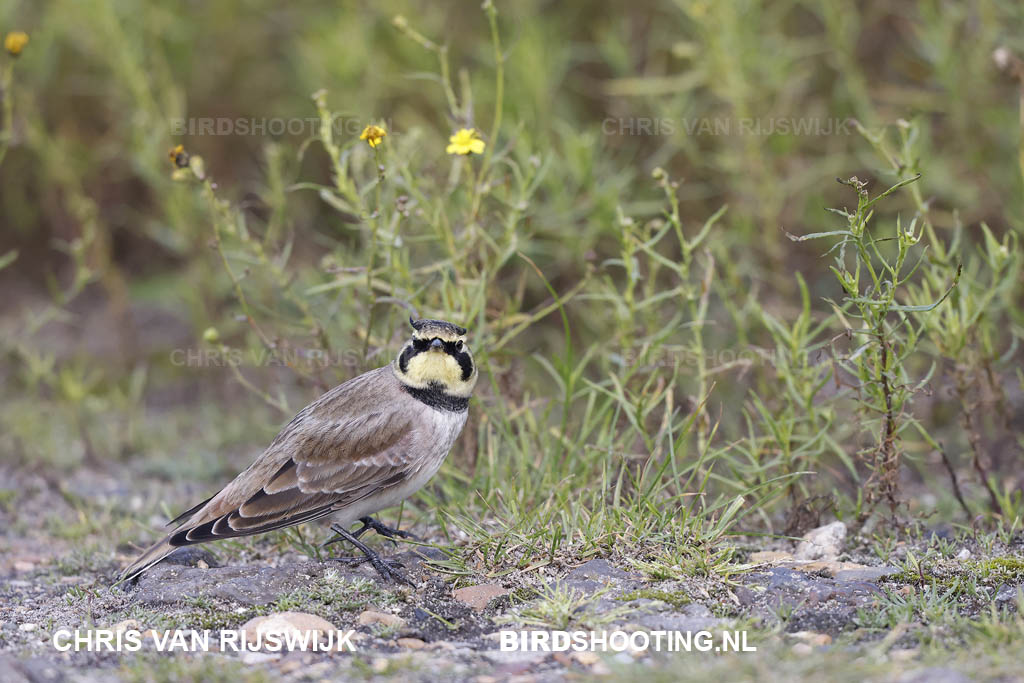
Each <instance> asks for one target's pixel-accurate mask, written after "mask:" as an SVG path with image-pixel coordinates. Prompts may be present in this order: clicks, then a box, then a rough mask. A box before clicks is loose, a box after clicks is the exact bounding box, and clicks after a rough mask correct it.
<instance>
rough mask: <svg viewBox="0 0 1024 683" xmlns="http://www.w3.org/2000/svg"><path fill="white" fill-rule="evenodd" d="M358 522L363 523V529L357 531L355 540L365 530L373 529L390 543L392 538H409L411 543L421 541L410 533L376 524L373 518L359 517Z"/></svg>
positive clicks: (379, 523)
mask: <svg viewBox="0 0 1024 683" xmlns="http://www.w3.org/2000/svg"><path fill="white" fill-rule="evenodd" d="M359 521H360V522H362V523H363V527H362V528H361V529H359V532H358V533H357V534H356V537H357V538H358V537H359V536H360V535H362V533H363V532H365V531H366V530H367V529H373V530H374V531H376V532H377V533H378V534H380V535H381V536H383V537H384V538H387V539H389V540H391V541H394V538H395V537H396V536H397V537H398V538H409V539H412V540H413V541H419V540H421V539H420V537H419V536H417V535H416V534H413V533H410V532H408V531H402V530H401V529H393V528H391V527H389V526H387V525H386V524H382V523H381V522H378V521H377V520H375V519H374V518H373V517H360V518H359Z"/></svg>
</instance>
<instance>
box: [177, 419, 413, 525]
mask: <svg viewBox="0 0 1024 683" xmlns="http://www.w3.org/2000/svg"><path fill="white" fill-rule="evenodd" d="M300 416H301V414H300ZM329 417H331V416H327V415H316V416H313V415H306V416H305V419H304V420H301V422H300V423H299V424H296V421H293V422H292V424H289V425H288V426H287V427H285V429H284V430H282V433H281V434H280V435H279V436H278V438H277V439H275V440H274V443H273V444H272V445H271V447H270V448H269V449H267V451H266V452H265V453H264V454H263V455H262V456H261V457H260V458H259V459H258V460H257V461H256V462H255V463H253V465H252V466H251V467H250V468H249V469H247V470H246V471H245V472H243V473H242V474H240V475H239V476H238V477H237V478H236V479H235V480H234V481H232V482H231V483H230V484H228V485H227V486H226V487H224V489H223V490H222V491H221V492H220V493H218V494H217V495H216V496H214V497H213V498H211V499H210V501H209V502H208V503H207V504H206V505H205V506H203V507H202V508H201V509H199V510H197V511H196V513H195V514H194V515H193V516H192V517H191V519H189V520H188V521H187V522H186V523H184V524H183V525H182V526H181V527H180V528H179V529H178V530H177V531H175V532H174V533H172V535H171V537H170V539H169V540H170V543H171V544H172V545H190V544H192V543H202V542H203V541H210V540H214V539H217V538H230V537H233V536H248V535H251V534H257V533H262V532H264V531H271V530H273V529H280V528H282V527H286V526H291V525H292V524H298V523H300V522H305V521H309V520H312V519H316V518H318V517H323V516H326V515H329V514H331V513H333V512H335V511H337V510H340V509H342V508H344V507H346V506H347V505H350V504H352V503H353V502H355V501H358V500H360V499H362V498H364V497H366V496H368V495H372V494H375V493H378V492H380V491H382V490H386V489H388V488H390V487H392V486H395V485H398V484H400V483H401V482H402V481H404V480H405V479H406V478H408V477H410V476H411V475H412V474H413V473H414V472H415V471H416V470H417V469H418V464H417V463H418V459H417V458H416V453H415V451H414V450H413V449H412V448H411V443H410V442H411V440H412V437H411V431H412V430H411V425H410V421H411V418H408V419H403V418H399V417H397V416H396V415H395V413H394V412H391V411H387V410H383V411H380V412H363V413H362V414H359V415H356V416H352V417H348V418H347V419H346V418H341V419H333V420H332V419H324V418H329ZM339 417H340V416H339ZM297 420H298V418H297Z"/></svg>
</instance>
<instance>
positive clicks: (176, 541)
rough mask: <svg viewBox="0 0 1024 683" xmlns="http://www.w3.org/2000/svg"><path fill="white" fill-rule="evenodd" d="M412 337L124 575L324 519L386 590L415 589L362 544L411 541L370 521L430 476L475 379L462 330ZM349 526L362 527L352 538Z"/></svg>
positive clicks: (416, 326) (317, 406) (282, 438)
mask: <svg viewBox="0 0 1024 683" xmlns="http://www.w3.org/2000/svg"><path fill="white" fill-rule="evenodd" d="M409 323H410V325H411V326H412V333H411V337H410V338H409V340H408V341H407V342H406V343H405V345H404V346H403V347H402V350H401V352H399V354H398V355H397V357H396V358H395V359H394V361H392V362H391V363H389V364H387V365H384V366H382V367H379V368H377V369H375V370H370V371H369V372H366V373H364V374H362V375H359V376H357V377H354V378H352V379H350V380H348V381H346V382H344V383H342V384H340V385H338V386H336V387H334V388H333V389H331V390H329V391H328V392H326V393H325V394H323V395H322V396H320V398H318V399H316V400H315V401H313V402H312V403H310V404H309V405H308V406H306V407H305V408H303V409H302V410H301V411H299V413H298V414H297V415H295V417H294V418H292V420H291V421H290V422H288V424H287V425H285V426H284V428H283V429H281V431H280V433H279V434H278V435H277V436H276V437H275V438H274V440H273V441H272V442H271V443H270V445H269V446H267V448H266V449H265V450H264V451H263V452H262V454H260V455H259V457H257V458H256V460H254V461H253V463H252V464H251V465H249V467H248V468H246V469H245V470H243V471H242V472H241V473H240V474H239V475H238V476H236V477H235V478H234V479H233V480H232V481H231V482H230V483H229V484H228V485H227V486H225V487H224V488H222V489H221V490H220V491H219V492H218V493H216V494H215V495H213V496H211V497H210V498H208V499H206V500H204V501H203V502H201V503H199V504H198V505H196V506H194V507H192V508H190V509H188V510H186V511H185V512H183V513H182V514H180V515H178V516H177V517H176V518H175V519H173V520H171V521H170V522H169V523H168V526H171V525H177V526H176V527H175V529H174V530H173V531H171V532H170V533H168V534H167V535H166V536H165V537H164V538H162V539H161V540H159V541H157V542H156V543H154V544H153V545H152V546H151V547H149V548H148V549H147V550H146V551H145V552H143V553H142V555H140V556H139V558H138V559H136V560H135V561H134V562H133V563H132V564H131V565H129V566H128V567H127V568H125V569H124V571H122V572H121V574H120V577H119V579H118V582H117V583H119V584H120V583H122V582H125V581H130V580H132V579H135V578H137V577H139V576H140V575H141V574H142V573H144V572H145V571H146V570H148V569H149V568H151V567H152V566H153V565H155V564H157V563H158V562H160V561H161V560H163V559H164V558H166V557H167V556H168V555H170V554H171V553H172V552H174V551H175V550H176V549H177V548H180V547H183V546H188V545H193V544H197V543H207V542H209V541H216V540H219V539H224V538H235V537H239V536H251V535H254V534H260V533H264V532H267V531H272V530H274V529H283V528H285V527H290V526H293V525H296V524H300V523H302V522H309V521H313V520H318V519H322V518H326V517H330V518H331V519H332V520H333V522H334V523H333V524H332V525H331V527H330V528H331V530H332V531H333V532H335V534H336V535H335V536H334V537H333V538H331V539H330V540H329V541H327V542H326V543H325V544H324V545H327V544H329V543H333V542H336V541H341V540H345V541H348V542H349V543H351V544H352V545H354V546H355V547H356V548H357V549H358V550H359V551H361V552H362V553H363V555H364V557H363V558H356V559H357V561H359V562H362V561H369V562H370V563H371V564H372V565H373V567H374V569H376V570H377V572H378V573H379V574H380V575H381V577H383V578H384V579H385V580H394V581H401V582H405V583H409V584H411V583H412V582H411V581H409V579H408V578H407V577H406V576H405V575H404V574H403V573H402V572H401V570H400V568H399V565H398V563H394V562H388V561H385V560H384V559H383V558H381V557H380V555H379V554H377V553H376V552H374V551H373V550H371V549H370V548H368V547H367V546H366V545H365V544H364V543H362V542H361V541H360V540H359V537H360V536H362V534H363V533H364V532H366V531H367V530H369V529H373V530H374V531H376V532H377V533H379V534H381V535H383V536H385V537H387V538H389V539H392V540H393V538H394V537H395V536H399V537H411V536H412V535H411V534H409V533H407V532H404V531H401V530H398V529H392V528H390V527H387V526H385V525H384V524H382V523H380V522H379V521H377V520H376V519H374V518H373V517H372V515H374V514H375V513H377V512H379V511H380V510H383V509H385V508H388V507H392V506H394V505H397V504H398V503H400V502H402V501H403V500H405V499H406V498H408V497H409V496H411V495H413V494H414V493H415V492H416V491H418V490H419V489H420V488H422V487H423V486H424V485H425V484H426V483H427V482H428V481H429V480H430V479H431V478H432V477H433V476H434V474H436V473H437V471H438V469H439V468H440V467H441V464H442V463H443V462H444V459H445V457H446V456H447V455H448V451H449V450H451V447H452V445H453V444H454V443H455V440H456V439H457V438H458V436H459V434H460V433H461V432H462V428H463V427H464V426H465V424H466V419H467V417H468V410H469V399H470V397H471V396H472V393H473V388H474V387H475V386H476V382H477V377H478V370H477V366H476V364H475V363H474V361H473V354H472V353H471V351H470V349H469V345H468V344H467V343H466V328H464V327H459V326H458V325H455V324H453V323H450V322H447V321H445V320H431V319H419V320H417V319H413V318H412V317H410V318H409ZM356 521H359V522H361V523H362V527H361V528H359V529H357V530H356V531H354V532H350V531H348V528H347V527H349V526H351V525H352V524H354V523H355V522H356Z"/></svg>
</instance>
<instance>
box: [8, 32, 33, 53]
mask: <svg viewBox="0 0 1024 683" xmlns="http://www.w3.org/2000/svg"><path fill="white" fill-rule="evenodd" d="M26 45H28V34H27V33H25V32H24V31H11V32H10V33H8V34H7V37H6V38H4V49H5V50H7V52H8V53H9V54H10V55H11V56H12V57H17V56H18V55H20V54H21V51H22V50H24V49H25V46H26Z"/></svg>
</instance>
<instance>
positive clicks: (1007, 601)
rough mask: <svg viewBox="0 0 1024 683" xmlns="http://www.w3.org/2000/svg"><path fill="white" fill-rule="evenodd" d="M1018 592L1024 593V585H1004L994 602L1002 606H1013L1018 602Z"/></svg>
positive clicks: (997, 592)
mask: <svg viewBox="0 0 1024 683" xmlns="http://www.w3.org/2000/svg"><path fill="white" fill-rule="evenodd" d="M1018 592H1021V593H1024V584H1021V585H1019V586H1015V585H1013V584H1012V583H1004V584H1003V585H1002V586H1000V587H999V590H998V591H996V596H995V598H994V600H995V601H996V603H998V604H1000V605H1013V604H1016V602H1017V594H1018Z"/></svg>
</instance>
